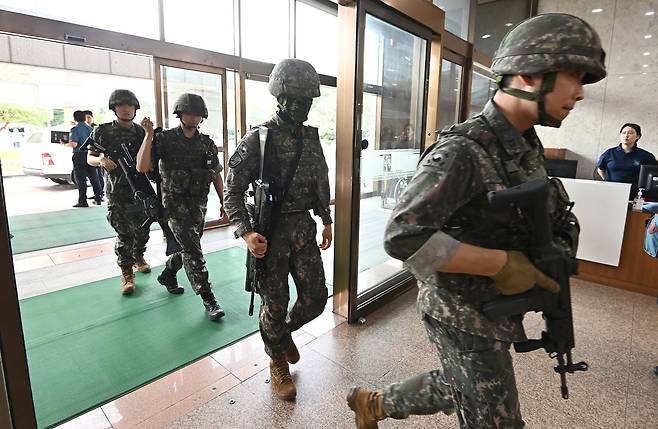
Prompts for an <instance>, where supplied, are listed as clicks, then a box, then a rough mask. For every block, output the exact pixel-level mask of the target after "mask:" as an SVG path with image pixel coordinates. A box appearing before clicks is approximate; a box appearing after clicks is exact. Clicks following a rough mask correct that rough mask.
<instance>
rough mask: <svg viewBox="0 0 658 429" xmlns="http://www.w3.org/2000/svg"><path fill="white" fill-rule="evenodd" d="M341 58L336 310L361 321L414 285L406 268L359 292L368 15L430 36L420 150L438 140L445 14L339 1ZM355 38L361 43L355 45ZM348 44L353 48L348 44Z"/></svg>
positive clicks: (393, 2)
mask: <svg viewBox="0 0 658 429" xmlns="http://www.w3.org/2000/svg"><path fill="white" fill-rule="evenodd" d="M339 3H340V5H339V8H338V18H339V26H340V31H339V33H340V36H339V37H340V42H339V46H342V47H346V49H344V50H343V52H342V55H341V57H340V59H339V72H338V85H337V86H338V88H337V90H338V94H337V100H338V101H337V103H338V104H337V109H336V133H337V149H336V150H337V156H336V176H337V177H336V224H335V234H334V235H335V244H334V245H335V260H334V296H333V309H334V312H335V313H338V314H340V315H341V316H344V317H346V318H347V321H348V322H349V323H353V322H356V321H357V320H359V318H360V317H362V316H363V315H365V314H367V313H369V312H371V311H373V310H375V309H376V308H379V307H381V306H382V305H383V304H385V303H386V302H388V301H390V300H392V299H394V298H395V297H397V296H398V295H399V294H401V293H403V292H405V291H406V290H407V289H408V288H409V287H411V286H413V284H414V280H413V277H412V276H411V275H410V274H409V273H408V272H406V271H402V272H400V273H398V274H397V275H394V276H393V277H391V278H389V279H387V280H385V281H384V282H382V283H381V284H379V285H377V286H375V287H373V288H372V289H370V290H368V291H367V292H366V293H364V294H362V295H361V296H359V295H358V290H357V288H358V275H359V273H358V257H359V219H360V218H359V216H360V206H361V204H360V180H361V177H360V154H361V113H362V109H363V91H364V83H363V80H364V76H363V73H364V67H363V62H364V39H365V23H366V14H369V15H372V16H374V17H376V18H379V19H382V20H384V21H385V22H387V23H390V24H392V25H394V26H396V27H399V28H400V29H402V30H405V31H407V32H409V33H412V34H414V35H416V36H418V37H420V38H422V39H425V40H427V49H426V62H425V81H424V82H423V84H424V86H425V91H424V94H423V97H424V102H423V105H424V110H423V112H424V114H423V124H424V127H423V129H424V138H423V139H421V153H422V151H423V150H424V148H425V147H427V146H428V145H430V144H431V143H432V142H433V137H434V128H435V126H436V119H437V112H438V95H439V76H440V72H441V34H442V31H443V24H444V20H445V13H444V12H443V11H442V10H441V9H439V8H436V7H435V6H434V5H433V4H432V3H430V2H427V1H425V0H383V1H378V0H362V1H340V2H339ZM355 41H356V43H355ZM347 47H349V48H347Z"/></svg>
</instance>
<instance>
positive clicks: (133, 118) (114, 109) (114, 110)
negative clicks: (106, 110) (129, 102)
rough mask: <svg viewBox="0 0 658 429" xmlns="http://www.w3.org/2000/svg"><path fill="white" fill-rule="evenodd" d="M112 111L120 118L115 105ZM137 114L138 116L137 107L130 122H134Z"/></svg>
mask: <svg viewBox="0 0 658 429" xmlns="http://www.w3.org/2000/svg"><path fill="white" fill-rule="evenodd" d="M112 111H113V112H114V116H116V117H117V119H119V115H117V110H116V107H113V108H112ZM135 116H137V109H135V113H133V117H132V118H130V122H132V121H134V120H135Z"/></svg>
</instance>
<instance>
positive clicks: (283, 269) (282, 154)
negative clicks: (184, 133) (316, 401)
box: [226, 59, 332, 399]
mask: <svg viewBox="0 0 658 429" xmlns="http://www.w3.org/2000/svg"><path fill="white" fill-rule="evenodd" d="M269 91H270V93H271V94H272V95H273V96H274V97H276V99H277V101H278V111H277V112H276V114H275V115H274V116H273V117H272V119H270V120H269V121H267V122H265V123H264V124H262V125H261V126H260V127H256V128H253V129H251V130H250V131H249V132H247V134H245V136H244V137H243V138H242V140H241V142H240V144H239V146H238V147H237V150H236V151H235V153H234V154H233V156H231V159H230V161H229V166H230V167H231V170H230V171H229V174H228V177H227V179H226V183H227V192H226V210H227V212H228V214H229V218H230V219H231V221H232V222H234V223H235V224H236V226H237V229H236V231H235V237H236V238H238V237H242V238H243V239H244V241H245V242H246V243H247V247H248V248H249V252H251V253H252V254H253V255H254V256H255V257H257V258H264V265H265V274H264V279H265V280H264V283H265V284H264V285H263V286H261V290H260V291H259V293H260V296H261V308H260V316H259V317H260V333H261V336H262V338H263V342H264V343H265V351H266V352H267V354H268V355H269V356H270V358H271V361H270V374H271V380H272V387H273V388H274V390H275V392H276V394H277V395H278V396H280V397H282V398H284V399H292V398H294V397H295V395H296V393H297V391H296V389H295V384H294V383H293V380H292V378H291V376H290V369H289V366H288V363H296V362H297V361H298V360H299V351H298V350H297V347H296V346H295V343H294V342H293V340H292V337H291V333H292V332H293V331H295V330H297V329H299V328H301V327H302V326H303V325H304V324H306V323H308V322H310V321H311V320H313V319H314V318H316V317H317V316H318V315H319V314H321V313H322V311H323V309H324V306H325V304H326V302H327V287H326V285H325V277H324V269H323V266H322V259H321V257H320V250H319V249H318V244H317V243H316V241H315V236H316V229H317V227H316V224H315V221H314V220H313V218H312V217H311V215H310V213H309V209H313V211H314V213H315V215H316V216H319V217H320V218H321V219H322V223H323V224H324V228H323V230H322V243H321V244H320V249H322V250H325V249H328V248H329V246H330V245H331V239H332V233H331V223H332V221H331V212H330V210H329V177H328V169H327V163H326V161H325V159H324V154H323V153H322V147H321V146H320V138H319V137H318V130H317V129H316V128H313V127H309V126H304V125H303V123H304V121H306V119H307V116H308V112H309V110H310V109H311V104H312V103H313V98H314V97H319V96H320V79H319V77H318V74H317V73H316V71H315V69H314V68H313V66H312V65H310V64H309V63H307V62H306V61H302V60H297V59H286V60H283V61H281V62H280V63H279V64H277V65H276V66H275V67H274V70H272V74H271V75H270V83H269ZM263 127H264V128H263ZM262 130H266V132H267V137H266V145H265V154H264V179H265V180H266V181H268V182H269V183H270V186H271V187H272V189H273V193H274V195H275V200H276V205H275V208H274V214H273V218H274V221H273V225H272V226H271V227H270V231H268V234H267V237H265V236H263V235H260V234H258V233H256V232H255V231H253V229H252V224H251V222H250V219H249V214H248V212H247V209H246V207H245V191H246V190H247V187H248V186H249V183H251V182H253V181H255V180H256V179H258V178H259V170H260V156H261V155H260V138H261V133H262V132H263V131H262ZM288 274H291V275H292V277H293V279H294V281H295V286H296V289H297V301H296V302H295V304H294V306H293V307H292V309H291V310H290V312H288V300H289V290H288Z"/></svg>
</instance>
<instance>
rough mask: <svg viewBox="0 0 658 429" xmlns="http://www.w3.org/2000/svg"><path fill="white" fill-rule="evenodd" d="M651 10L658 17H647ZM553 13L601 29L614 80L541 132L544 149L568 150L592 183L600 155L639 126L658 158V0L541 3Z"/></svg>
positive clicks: (591, 90)
mask: <svg viewBox="0 0 658 429" xmlns="http://www.w3.org/2000/svg"><path fill="white" fill-rule="evenodd" d="M595 8H596V9H602V10H601V11H600V12H593V10H596V9H595ZM650 11H655V12H656V14H654V15H645V13H647V12H650ZM547 12H564V13H569V14H572V15H575V16H578V17H580V18H582V19H584V20H585V21H587V22H588V23H590V24H591V25H592V26H593V27H594V28H595V29H596V31H597V32H598V33H599V36H600V37H601V43H602V45H603V49H604V50H605V52H606V61H605V63H606V67H607V70H608V77H607V78H606V79H604V80H603V81H601V82H598V83H596V84H593V85H587V86H585V99H584V100H583V101H581V102H579V103H578V104H577V106H576V108H575V109H574V110H573V111H572V112H571V114H570V115H569V117H568V118H567V119H566V120H565V121H564V122H563V124H562V127H560V128H558V129H554V128H547V127H537V132H538V134H539V136H540V138H541V140H542V142H543V143H544V146H545V147H551V148H566V149H567V158H568V159H577V160H578V173H577V177H578V178H584V179H591V178H592V173H593V171H594V166H595V163H596V160H597V158H598V156H599V155H600V154H601V153H603V152H604V151H605V150H606V149H608V148H610V147H612V146H616V145H617V144H618V142H619V140H618V139H619V128H620V127H621V125H622V124H623V123H625V122H635V123H637V124H639V125H640V126H641V127H642V138H641V139H640V141H639V146H640V147H642V148H644V149H646V150H648V151H650V152H652V153H654V154H656V155H658V121H656V101H655V100H656V99H657V97H658V0H597V1H596V2H594V1H591V0H539V6H538V13H547ZM646 35H651V36H652V37H651V38H645V36H646ZM646 53H648V54H646Z"/></svg>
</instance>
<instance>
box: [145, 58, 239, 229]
mask: <svg viewBox="0 0 658 429" xmlns="http://www.w3.org/2000/svg"><path fill="white" fill-rule="evenodd" d="M155 61H156V91H157V92H158V95H159V97H157V100H159V101H160V100H161V101H160V102H159V104H160V105H159V106H158V119H157V124H158V125H159V126H162V128H164V129H168V128H173V127H177V126H178V124H179V120H178V118H177V117H176V115H174V113H173V110H174V103H175V102H176V99H177V98H178V96H179V95H181V94H182V93H185V92H191V93H194V94H198V95H200V96H201V97H203V99H204V101H205V102H206V106H207V107H208V119H204V121H203V122H202V123H201V125H200V126H199V131H200V132H202V133H204V134H208V135H209V136H210V138H211V139H213V141H214V142H215V144H216V145H217V149H218V150H219V162H220V163H221V164H222V166H224V167H225V169H224V171H223V172H222V174H223V175H224V177H226V162H227V153H226V150H225V148H226V147H227V146H228V128H227V120H226V111H227V106H226V105H227V100H226V79H225V74H226V73H225V71H224V70H223V69H215V68H211V67H207V68H195V69H189V68H185V67H184V64H178V63H175V62H171V61H164V60H159V59H156V60H155ZM219 206H220V204H219V198H218V197H217V193H216V192H215V190H214V188H213V187H212V186H211V187H210V193H209V195H208V213H207V214H206V227H208V226H218V225H227V224H228V218H226V217H225V218H224V219H221V218H220V210H219Z"/></svg>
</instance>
